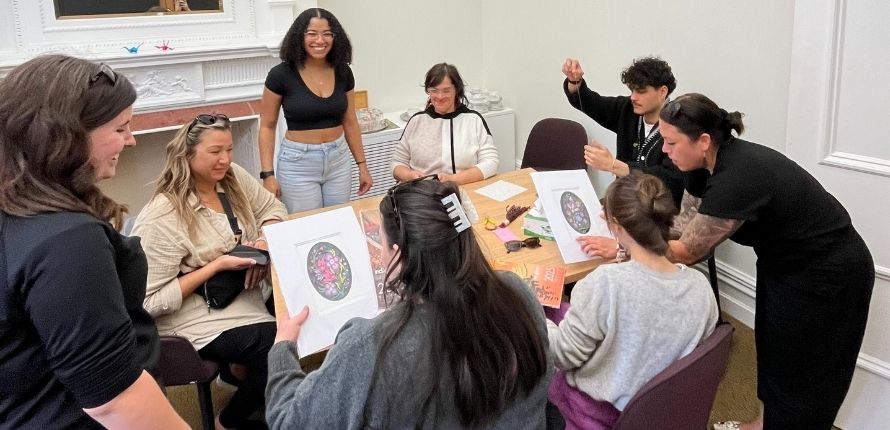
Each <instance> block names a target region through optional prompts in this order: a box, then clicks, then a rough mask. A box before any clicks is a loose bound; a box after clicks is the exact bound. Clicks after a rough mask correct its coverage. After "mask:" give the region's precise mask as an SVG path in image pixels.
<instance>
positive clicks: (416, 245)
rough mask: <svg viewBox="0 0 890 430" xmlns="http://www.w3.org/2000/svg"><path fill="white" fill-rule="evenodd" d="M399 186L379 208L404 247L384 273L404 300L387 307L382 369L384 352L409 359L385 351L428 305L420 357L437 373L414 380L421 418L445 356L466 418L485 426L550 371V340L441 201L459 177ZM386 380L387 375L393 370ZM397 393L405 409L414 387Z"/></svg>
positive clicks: (391, 233) (381, 358)
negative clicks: (425, 345)
mask: <svg viewBox="0 0 890 430" xmlns="http://www.w3.org/2000/svg"><path fill="white" fill-rule="evenodd" d="M394 190H397V191H393V192H391V193H390V194H388V195H387V197H384V198H383V200H382V201H381V203H380V213H381V216H382V218H383V228H384V231H385V232H386V236H387V238H388V239H389V242H390V243H392V244H395V245H398V247H399V248H398V249H399V251H398V253H397V257H396V259H395V260H394V261H392V262H391V263H390V269H389V271H388V273H387V279H389V281H388V284H387V288H388V289H390V290H391V291H394V292H395V293H397V294H399V296H400V301H399V302H398V303H397V304H396V305H395V306H394V307H393V308H391V309H390V310H389V311H387V312H389V313H390V314H391V315H392V316H393V317H392V320H393V321H395V322H394V323H393V324H390V325H388V326H385V327H383V329H382V331H381V333H380V334H379V335H380V339H381V342H380V351H379V354H378V357H379V358H378V360H377V364H376V365H375V375H378V376H380V372H381V369H383V368H384V366H383V364H382V362H383V361H384V358H385V357H387V358H389V359H391V360H392V359H397V360H405V359H408V357H392V355H391V354H390V355H388V351H387V348H388V346H389V345H391V344H392V343H393V342H394V340H395V338H396V337H397V336H398V335H399V332H400V330H401V329H402V328H403V327H404V326H405V324H407V322H408V321H409V319H410V318H411V316H412V315H413V314H414V312H416V311H417V309H418V307H419V306H424V307H426V308H427V309H428V311H429V312H430V314H431V315H432V322H431V323H430V325H429V333H428V339H432V341H431V345H430V350H429V351H430V354H431V357H429V358H420V359H421V360H424V359H429V360H430V361H429V362H430V363H432V368H433V369H434V375H432V377H430V375H418V376H419V377H418V378H417V379H412V382H413V383H416V384H419V385H418V387H417V388H418V390H421V392H424V393H425V394H422V397H420V398H419V399H420V400H422V406H421V407H422V408H423V410H421V411H417V414H416V416H417V417H418V420H419V421H422V420H423V418H424V416H425V411H426V409H427V408H428V407H429V406H430V405H431V404H436V399H438V398H440V397H441V396H442V394H441V393H440V392H439V387H440V385H439V382H440V381H441V380H440V378H441V376H442V375H444V374H445V373H442V371H441V370H439V369H440V366H439V363H444V368H447V369H448V371H449V373H447V374H449V375H450V376H451V378H452V381H451V383H450V384H447V385H448V386H452V387H453V389H454V394H453V401H454V405H455V407H456V409H457V411H458V414H459V417H458V418H459V420H460V422H461V424H463V425H464V426H467V427H484V426H485V425H486V424H487V423H489V422H490V421H492V420H494V419H496V418H497V417H498V415H500V414H501V413H502V412H503V411H504V410H505V409H507V408H508V407H509V406H510V402H511V401H513V400H514V399H516V398H518V397H519V396H520V395H527V394H528V393H530V392H531V391H532V389H533V388H534V387H535V386H536V385H537V384H538V383H539V382H540V380H541V378H542V377H544V375H545V374H546V372H547V357H546V353H545V351H544V349H545V348H546V339H542V338H541V336H540V335H539V333H538V331H537V329H536V327H535V320H534V319H533V316H532V314H531V311H530V310H529V309H528V305H526V304H525V303H524V300H523V298H522V297H521V296H520V295H519V293H518V292H517V291H515V290H514V289H513V288H512V287H510V286H509V285H507V284H506V283H504V282H503V281H501V279H500V278H499V277H498V276H497V275H496V274H495V273H494V271H493V270H492V268H491V266H490V265H489V264H488V262H487V261H486V259H485V256H484V255H483V254H482V250H481V249H480V248H479V245H478V243H477V242H476V238H475V236H474V235H473V230H472V229H467V230H464V231H462V232H459V233H458V232H457V231H456V230H455V228H454V221H453V220H452V219H451V218H449V216H448V214H447V212H446V210H445V207H444V206H443V204H442V203H441V200H442V198H444V197H446V196H448V195H451V194H453V193H459V191H458V188H457V185H456V184H454V183H453V182H444V183H440V182H439V181H436V180H421V181H416V182H412V183H405V184H401V185H399V186H398V188H396V189H394ZM421 303H423V304H422V305H421ZM380 379H382V380H384V381H386V380H387V378H386V375H382V378H380ZM390 391H392V390H390ZM391 395H392V396H394V397H395V398H396V401H393V402H389V403H390V404H391V405H393V406H394V407H399V406H401V405H404V404H406V403H410V402H409V401H408V399H405V398H404V397H405V396H416V395H417V394H416V392H413V393H404V392H402V393H399V392H394V393H391ZM399 396H402V398H399ZM410 400H416V399H410ZM366 411H367V408H366ZM399 424H400V425H404V424H405V423H399ZM417 427H420V426H419V425H418V426H417Z"/></svg>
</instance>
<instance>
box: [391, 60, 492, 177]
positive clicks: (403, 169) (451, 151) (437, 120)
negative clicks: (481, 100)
mask: <svg viewBox="0 0 890 430" xmlns="http://www.w3.org/2000/svg"><path fill="white" fill-rule="evenodd" d="M423 87H424V89H425V90H426V93H427V94H428V95H429V98H428V99H427V102H426V109H425V110H423V111H421V112H418V113H416V114H414V116H412V117H411V118H410V119H409V120H408V124H406V125H405V130H404V131H403V132H402V137H401V138H400V139H399V141H398V143H396V146H395V149H394V150H393V155H392V175H393V177H394V178H396V180H398V181H400V182H402V181H410V180H412V179H417V178H420V177H422V176H426V175H430V174H438V175H439V179H440V180H442V181H454V182H457V183H458V184H459V185H462V184H467V183H470V182H476V181H481V180H483V179H486V178H489V177H491V176H492V175H494V174H495V173H497V172H498V149H497V147H495V146H494V140H493V139H492V138H491V132H489V131H488V124H486V123H485V119H484V118H482V115H480V114H479V112H476V111H474V110H472V109H470V108H468V107H467V97H466V96H465V95H464V81H463V79H461V77H460V73H458V72H457V68H456V67H454V66H453V65H451V64H447V63H439V64H436V65H435V66H433V67H432V68H430V70H429V71H427V72H426V79H425V80H424V84H423Z"/></svg>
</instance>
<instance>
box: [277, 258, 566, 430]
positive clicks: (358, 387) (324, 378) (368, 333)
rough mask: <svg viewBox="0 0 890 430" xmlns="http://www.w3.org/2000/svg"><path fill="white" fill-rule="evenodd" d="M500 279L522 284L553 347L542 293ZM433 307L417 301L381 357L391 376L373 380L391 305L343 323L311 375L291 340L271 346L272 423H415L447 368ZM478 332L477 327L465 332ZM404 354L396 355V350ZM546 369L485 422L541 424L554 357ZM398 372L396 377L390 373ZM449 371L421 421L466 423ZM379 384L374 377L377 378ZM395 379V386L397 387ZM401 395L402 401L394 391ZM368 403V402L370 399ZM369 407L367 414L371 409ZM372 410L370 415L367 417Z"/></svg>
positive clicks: (428, 424)
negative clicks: (434, 347) (433, 329)
mask: <svg viewBox="0 0 890 430" xmlns="http://www.w3.org/2000/svg"><path fill="white" fill-rule="evenodd" d="M502 279H503V280H505V281H507V283H508V284H510V285H511V286H513V287H514V288H515V289H516V290H517V291H520V295H521V297H522V298H523V299H524V300H525V302H526V304H527V305H528V308H529V310H531V315H532V317H533V318H534V320H535V323H536V326H537V327H538V332H539V334H540V336H541V338H542V340H543V342H544V347H545V348H547V331H546V326H545V323H544V313H543V310H542V308H541V305H540V304H539V303H538V301H537V299H535V297H534V296H533V295H532V293H531V292H530V291H529V290H528V288H527V287H526V286H525V284H523V283H522V281H520V280H519V278H518V277H516V276H515V275H513V274H508V275H506V276H504V275H502ZM430 317H431V315H430V313H429V312H428V309H427V308H425V307H424V306H422V305H421V306H418V307H417V311H416V312H415V313H414V315H412V317H411V319H410V320H409V321H408V323H407V324H406V325H405V326H404V327H403V328H402V331H401V332H400V334H399V336H398V337H397V338H396V340H395V341H394V342H393V343H392V344H390V349H389V352H388V355H387V357H388V358H390V359H389V360H388V362H386V363H384V364H383V367H384V368H385V369H386V371H385V372H384V374H386V375H389V376H390V380H387V381H381V380H380V379H378V380H376V381H374V380H373V376H374V375H373V372H374V367H375V363H376V361H377V349H378V343H377V335H376V333H377V330H378V329H379V327H380V326H381V325H384V324H389V323H392V321H391V320H392V313H391V312H384V313H383V314H381V315H379V316H378V317H376V318H374V319H372V320H367V319H361V318H356V319H353V320H351V321H349V322H348V323H346V325H345V326H343V328H342V329H341V330H340V333H339V334H338V335H337V340H336V342H335V344H334V346H333V347H332V348H331V349H330V351H328V354H327V357H325V360H324V364H323V365H322V366H321V367H320V368H319V369H318V370H315V371H313V372H311V373H309V374H308V375H307V374H305V373H304V372H303V371H302V369H301V368H300V363H299V360H298V359H297V351H296V346H295V344H294V343H293V342H279V343H277V344H275V345H274V346H273V347H272V349H271V350H270V351H269V382H268V384H267V386H266V421H267V422H268V423H269V427H270V428H272V429H324V430H335V429H336V430H339V429H360V428H378V429H382V428H414V427H415V422H416V421H417V417H416V412H415V411H418V410H420V409H421V408H420V404H421V402H422V400H423V397H424V395H425V391H423V389H424V386H426V387H428V386H429V382H430V381H429V378H430V377H431V376H430V375H432V369H433V366H436V367H439V368H440V371H441V372H443V373H448V368H447V366H445V364H444V363H432V362H431V361H432V359H431V358H430V353H429V350H430V345H431V342H430V341H431V339H430V337H429V332H430V330H429V324H430V323H431V318H430ZM467 335H468V336H473V335H474V334H473V333H467ZM396 357H397V358H398V359H392V358H396ZM547 368H548V371H547V373H546V374H545V376H544V377H542V378H541V380H540V381H539V382H538V384H537V385H536V386H535V388H534V389H533V390H532V391H531V393H529V395H527V396H522V395H521V394H520V396H519V397H517V398H516V399H515V400H514V401H513V403H512V404H510V405H508V406H507V409H506V410H505V411H504V413H503V414H501V416H500V417H498V418H497V419H495V421H494V422H492V423H490V424H488V425H486V426H485V427H486V428H494V429H542V428H544V426H545V422H544V407H545V404H546V402H547V387H548V386H549V384H550V378H551V377H552V373H553V371H552V369H553V364H552V359H551V357H550V356H549V354H548V363H547ZM393 375H396V377H395V378H392V376H393ZM450 379H451V378H450V377H449V375H447V374H445V375H443V377H442V378H441V380H442V381H445V382H443V383H442V384H441V385H440V387H439V389H440V395H439V401H438V402H433V404H432V405H431V406H430V408H429V409H428V410H427V414H426V417H425V418H426V419H425V421H424V426H423V428H461V425H460V420H459V417H458V412H457V409H456V408H455V405H454V402H453V395H452V393H453V388H452V386H451V384H450V383H449V382H448V381H450ZM372 384H373V385H372ZM392 387H397V388H396V389H393V388H392ZM396 394H399V395H401V394H407V395H406V396H403V397H401V398H402V400H401V403H399V404H396V402H399V400H396V399H395V395H396ZM366 404H367V405H368V407H367V409H366V408H365V405H366ZM366 414H367V417H366V416H365V415H366ZM366 418H367V419H366Z"/></svg>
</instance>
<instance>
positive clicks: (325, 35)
mask: <svg viewBox="0 0 890 430" xmlns="http://www.w3.org/2000/svg"><path fill="white" fill-rule="evenodd" d="M318 36H321V38H322V40H326V41H328V42H330V41H332V40H334V32H333V31H323V32H321V33H319V32H317V31H307V32H305V33H303V37H304V38H306V40H316V39H318Z"/></svg>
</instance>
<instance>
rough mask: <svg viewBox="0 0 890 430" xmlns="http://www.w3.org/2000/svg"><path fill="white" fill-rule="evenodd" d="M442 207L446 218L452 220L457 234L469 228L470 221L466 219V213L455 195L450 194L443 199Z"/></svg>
mask: <svg viewBox="0 0 890 430" xmlns="http://www.w3.org/2000/svg"><path fill="white" fill-rule="evenodd" d="M449 204H450V206H449ZM442 205H444V206H445V210H446V211H447V212H448V217H449V218H451V219H453V220H454V229H455V230H457V232H458V233H460V232H462V231H464V230H466V229H468V228H470V219H469V218H467V213H466V212H464V207H463V206H461V204H460V200H458V198H457V195H456V194H454V193H451V194H449V195H448V196H446V197H445V198H443V199H442Z"/></svg>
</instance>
